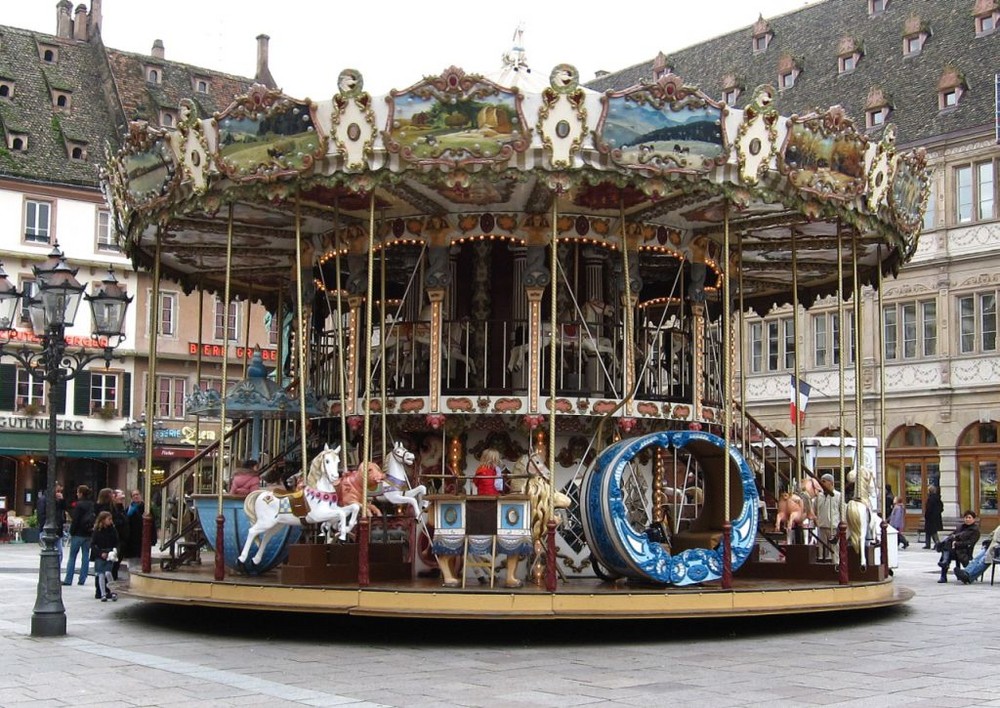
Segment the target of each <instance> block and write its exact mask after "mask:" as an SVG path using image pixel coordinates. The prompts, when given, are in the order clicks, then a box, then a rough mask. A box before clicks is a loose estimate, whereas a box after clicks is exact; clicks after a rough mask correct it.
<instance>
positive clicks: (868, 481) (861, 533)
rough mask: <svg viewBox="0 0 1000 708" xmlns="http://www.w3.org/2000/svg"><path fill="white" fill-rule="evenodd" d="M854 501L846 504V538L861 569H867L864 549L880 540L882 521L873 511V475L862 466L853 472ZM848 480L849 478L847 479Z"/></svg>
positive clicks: (876, 499) (875, 506)
mask: <svg viewBox="0 0 1000 708" xmlns="http://www.w3.org/2000/svg"><path fill="white" fill-rule="evenodd" d="M851 474H852V475H855V482H854V499H851V500H850V501H849V502H847V538H848V541H849V542H850V544H851V546H852V547H853V548H854V550H855V551H857V552H858V556H859V557H860V558H861V567H862V568H867V567H868V559H867V558H866V554H865V548H866V547H867V546H868V544H869V543H874V542H875V541H877V540H878V539H879V538H880V529H879V526H880V524H881V521H882V517H880V516H879V515H878V514H877V513H876V512H875V509H876V508H877V504H878V497H877V496H876V494H875V473H874V472H872V471H871V470H870V469H868V468H867V467H865V466H864V465H862V466H861V467H859V468H858V470H857V471H856V472H855V471H854V470H851ZM848 479H850V477H848Z"/></svg>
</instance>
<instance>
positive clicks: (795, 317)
mask: <svg viewBox="0 0 1000 708" xmlns="http://www.w3.org/2000/svg"><path fill="white" fill-rule="evenodd" d="M798 259H799V253H798V245H797V244H796V243H795V229H794V228H793V229H792V340H793V343H794V347H795V355H794V356H793V357H792V378H793V379H795V380H794V381H793V382H792V403H793V404H794V408H795V481H796V482H797V483H798V485H799V487H800V488H801V486H802V412H801V411H800V410H799V386H800V383H799V352H798V345H799V260H798ZM780 336H781V337H782V339H785V344H786V345H787V344H788V340H787V338H786V337H785V333H784V332H781V333H780ZM787 353H788V352H785V354H787Z"/></svg>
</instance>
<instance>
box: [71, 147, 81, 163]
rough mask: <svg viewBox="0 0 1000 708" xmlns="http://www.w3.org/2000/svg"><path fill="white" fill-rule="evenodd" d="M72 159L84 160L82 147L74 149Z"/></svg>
mask: <svg viewBox="0 0 1000 708" xmlns="http://www.w3.org/2000/svg"><path fill="white" fill-rule="evenodd" d="M70 157H72V158H73V159H74V160H82V159H83V148H81V147H75V148H73V152H72V153H70Z"/></svg>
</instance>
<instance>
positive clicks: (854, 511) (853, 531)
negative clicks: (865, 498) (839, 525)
mask: <svg viewBox="0 0 1000 708" xmlns="http://www.w3.org/2000/svg"><path fill="white" fill-rule="evenodd" d="M867 514H868V507H866V506H865V505H864V504H862V503H860V502H858V501H856V500H853V499H852V500H851V501H849V502H847V531H848V541H849V542H850V544H851V546H853V547H854V549H855V550H856V551H857V552H858V553H859V554H862V555H863V551H862V548H861V539H862V534H863V532H864V530H865V527H866V526H867V524H868V518H867Z"/></svg>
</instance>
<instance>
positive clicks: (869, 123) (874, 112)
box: [865, 106, 889, 128]
mask: <svg viewBox="0 0 1000 708" xmlns="http://www.w3.org/2000/svg"><path fill="white" fill-rule="evenodd" d="M888 117H889V107H888V106H882V107H881V108H872V109H870V110H869V111H867V112H866V113H865V126H866V127H868V128H878V127H879V126H882V125H885V120H886V118H888Z"/></svg>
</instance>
